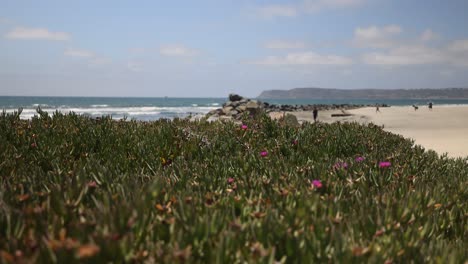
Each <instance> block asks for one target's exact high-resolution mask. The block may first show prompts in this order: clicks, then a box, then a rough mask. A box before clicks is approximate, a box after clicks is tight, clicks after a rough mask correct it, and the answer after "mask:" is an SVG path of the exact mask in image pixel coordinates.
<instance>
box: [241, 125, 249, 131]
mask: <svg viewBox="0 0 468 264" xmlns="http://www.w3.org/2000/svg"><path fill="white" fill-rule="evenodd" d="M241 128H242V130H247V128H249V127H248V126H247V125H244V124H242V126H241Z"/></svg>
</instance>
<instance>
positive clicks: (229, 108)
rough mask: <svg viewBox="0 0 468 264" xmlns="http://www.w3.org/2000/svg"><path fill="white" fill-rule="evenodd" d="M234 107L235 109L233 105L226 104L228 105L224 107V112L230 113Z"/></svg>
mask: <svg viewBox="0 0 468 264" xmlns="http://www.w3.org/2000/svg"><path fill="white" fill-rule="evenodd" d="M232 109H234V107H232V106H226V107H224V108H223V113H224V114H225V115H227V114H229V112H231V110H232Z"/></svg>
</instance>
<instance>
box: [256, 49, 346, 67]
mask: <svg viewBox="0 0 468 264" xmlns="http://www.w3.org/2000/svg"><path fill="white" fill-rule="evenodd" d="M352 63H353V61H352V60H351V59H350V58H347V57H342V56H337V55H320V54H317V53H315V52H301V53H289V54H287V55H286V56H282V57H281V56H268V57H266V58H264V59H261V60H257V61H251V62H250V64H257V65H269V66H281V65H349V64H352Z"/></svg>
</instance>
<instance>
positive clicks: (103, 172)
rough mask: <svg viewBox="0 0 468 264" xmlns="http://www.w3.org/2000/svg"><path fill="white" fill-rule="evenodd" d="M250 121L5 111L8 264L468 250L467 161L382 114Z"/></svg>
mask: <svg viewBox="0 0 468 264" xmlns="http://www.w3.org/2000/svg"><path fill="white" fill-rule="evenodd" d="M242 122H243V124H245V125H246V126H248V127H250V128H252V127H255V133H236V131H239V130H241V129H240V125H239V124H235V123H229V122H227V123H224V122H213V123H210V122H205V121H203V120H201V121H197V122H190V121H188V120H185V119H174V120H172V121H170V120H158V121H155V122H137V121H115V120H112V118H111V117H102V118H99V119H92V118H90V117H87V116H79V115H76V114H73V113H72V114H67V115H64V114H60V113H57V114H54V115H53V116H50V115H49V114H47V113H45V112H41V111H39V113H38V115H37V116H36V117H34V118H32V119H31V120H21V119H20V118H19V114H18V113H11V114H7V113H0V263H152V262H157V263H439V262H440V263H442V262H443V263H445V262H447V263H463V262H464V261H466V259H467V251H466V249H467V248H468V242H467V239H466V238H467V236H468V233H467V229H466V226H467V215H468V209H467V208H468V206H467V199H466V197H468V188H466V186H467V185H468V166H467V161H468V159H450V158H447V157H439V156H438V155H437V154H436V153H435V152H432V151H425V150H424V149H422V148H421V147H419V146H414V145H413V142H412V141H410V140H405V139H404V138H402V137H400V136H397V135H392V134H389V133H387V132H385V131H383V130H382V129H381V127H379V126H375V125H372V124H369V125H366V126H362V125H359V124H355V123H351V124H347V123H346V124H343V123H342V124H323V123H314V124H308V123H306V124H303V125H301V126H300V127H296V126H289V125H288V124H285V123H284V122H280V121H275V120H271V119H270V118H269V117H267V116H266V115H259V116H254V117H253V118H251V117H249V116H247V115H246V116H245V118H244V119H243V120H242ZM296 139H297V140H300V142H301V144H297V145H295V146H293V145H291V142H294V140H296ZM32 143H36V144H37V147H35V148H32V147H31V144H32ZM266 150H268V151H269V152H270V153H269V154H268V152H267V151H266ZM262 153H263V154H262ZM272 153H274V155H273V154H272ZM261 155H262V156H266V155H268V158H261ZM357 155H359V156H362V157H365V158H366V161H368V162H362V163H360V164H359V166H351V163H350V162H351V161H355V158H356V156H357ZM385 157H392V158H391V160H390V161H391V162H392V167H391V168H392V173H389V171H388V170H386V169H381V168H380V167H379V166H378V165H379V161H386V159H385ZM336 161H341V162H347V163H348V165H349V166H348V169H347V171H346V173H341V172H343V171H342V170H341V169H340V171H338V173H337V171H336V169H334V168H333V164H334V163H335V162H336ZM386 162H388V161H386ZM353 163H354V162H353ZM330 164H331V165H330ZM376 164H377V165H376ZM384 164H385V163H384ZM386 164H388V165H390V163H386ZM384 166H386V165H384ZM340 167H343V164H341V165H340Z"/></svg>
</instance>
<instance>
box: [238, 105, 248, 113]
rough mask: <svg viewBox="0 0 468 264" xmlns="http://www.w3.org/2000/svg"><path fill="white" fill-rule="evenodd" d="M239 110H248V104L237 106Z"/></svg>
mask: <svg viewBox="0 0 468 264" xmlns="http://www.w3.org/2000/svg"><path fill="white" fill-rule="evenodd" d="M236 110H237V111H239V112H244V111H245V110H247V106H245V105H239V106H238V107H237V108H236Z"/></svg>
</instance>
